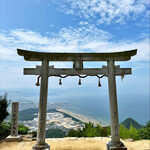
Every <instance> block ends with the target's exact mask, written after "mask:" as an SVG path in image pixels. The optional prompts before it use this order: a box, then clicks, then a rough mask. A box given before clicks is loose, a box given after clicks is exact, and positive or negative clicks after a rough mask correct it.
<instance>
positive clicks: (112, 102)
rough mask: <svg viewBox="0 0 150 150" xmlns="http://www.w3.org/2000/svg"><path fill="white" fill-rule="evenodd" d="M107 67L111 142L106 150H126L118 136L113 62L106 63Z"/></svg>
mask: <svg viewBox="0 0 150 150" xmlns="http://www.w3.org/2000/svg"><path fill="white" fill-rule="evenodd" d="M107 66H108V87H109V106H110V121H111V141H110V142H109V143H107V150H114V148H115V150H127V148H126V147H125V146H124V145H123V143H122V142H121V141H120V134H119V119H118V105H117V91H116V77H115V76H116V72H115V70H116V69H115V65H114V61H113V60H108V61H107Z"/></svg>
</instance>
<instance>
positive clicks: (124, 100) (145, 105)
mask: <svg viewBox="0 0 150 150" xmlns="http://www.w3.org/2000/svg"><path fill="white" fill-rule="evenodd" d="M76 90H77V89H76ZM76 90H74V94H76V96H75V95H72V93H71V92H70V91H69V90H66V91H65V90H61V89H59V88H58V89H55V90H52V91H51V89H50V90H49V96H48V97H49V98H48V102H54V103H57V102H60V103H66V104H65V105H64V107H63V109H65V110H68V111H71V112H73V113H77V114H81V115H85V116H87V117H90V118H93V119H95V120H97V121H98V122H101V120H104V121H106V122H107V124H109V123H110V117H109V116H110V114H109V97H108V95H100V94H99V95H96V94H95V95H88V93H89V91H88V90H87V89H85V90H86V91H87V94H85V93H84V92H83V91H82V90H81V89H79V90H77V91H76ZM50 91H51V92H50ZM54 91H55V92H54ZM79 91H81V93H82V92H83V94H82V95H81V94H79ZM99 91H100V90H99ZM1 92H2V91H1ZM3 92H4V91H3ZM7 92H8V99H11V100H13V101H15V100H21V101H26V100H31V101H33V102H38V101H39V91H38V90H36V89H35V90H30V89H28V90H27V89H26V92H24V91H23V90H21V89H18V90H15V89H14V90H8V91H7ZM66 92H67V93H68V95H67V93H66ZM96 92H97V91H96ZM60 93H62V94H63V96H62V95H59V94H60ZM69 93H70V94H71V95H72V96H70V94H69ZM78 94H79V95H78ZM57 96H58V97H57ZM118 110H119V122H122V121H124V120H125V119H126V118H129V117H131V118H133V119H134V120H136V121H137V122H139V123H140V124H142V125H145V124H146V122H147V121H148V120H149V96H148V95H146V94H145V95H136V96H135V95H130V94H129V95H120V94H118Z"/></svg>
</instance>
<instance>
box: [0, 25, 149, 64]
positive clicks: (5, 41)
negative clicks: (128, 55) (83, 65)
mask: <svg viewBox="0 0 150 150" xmlns="http://www.w3.org/2000/svg"><path fill="white" fill-rule="evenodd" d="M0 36H1V44H0V49H1V51H0V54H1V60H17V59H19V58H20V57H19V56H18V55H17V51H16V49H17V48H20V49H25V50H33V51H42V52H115V51H124V50H131V49H136V48H137V49H138V54H137V56H136V57H134V60H135V61H148V59H149V57H148V56H149V55H148V53H149V39H148V37H147V36H146V35H145V34H140V35H139V37H140V38H139V40H138V41H134V40H131V41H128V40H123V41H113V36H112V35H111V34H110V33H108V32H106V31H103V30H100V29H98V28H97V27H96V26H95V25H91V24H89V23H87V22H80V25H79V27H78V28H73V27H68V28H62V29H60V30H59V31H58V33H49V35H47V34H46V35H41V34H40V33H37V32H33V31H31V30H23V29H16V30H10V31H4V32H2V34H1V35H0Z"/></svg>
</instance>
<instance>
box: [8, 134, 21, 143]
mask: <svg viewBox="0 0 150 150" xmlns="http://www.w3.org/2000/svg"><path fill="white" fill-rule="evenodd" d="M5 141H6V142H20V141H22V136H21V135H17V136H11V135H9V136H8V137H7V138H6V140H5Z"/></svg>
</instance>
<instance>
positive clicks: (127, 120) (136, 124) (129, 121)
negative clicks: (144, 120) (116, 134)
mask: <svg viewBox="0 0 150 150" xmlns="http://www.w3.org/2000/svg"><path fill="white" fill-rule="evenodd" d="M120 124H123V125H124V126H125V127H126V128H127V129H129V128H130V125H131V124H132V126H133V127H134V128H136V129H140V128H142V126H141V125H140V124H139V123H138V122H136V121H135V120H134V119H132V118H127V119H126V120H124V121H123V122H121V123H120Z"/></svg>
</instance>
